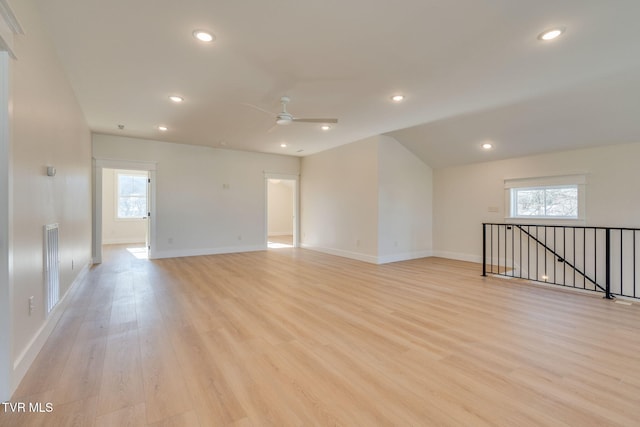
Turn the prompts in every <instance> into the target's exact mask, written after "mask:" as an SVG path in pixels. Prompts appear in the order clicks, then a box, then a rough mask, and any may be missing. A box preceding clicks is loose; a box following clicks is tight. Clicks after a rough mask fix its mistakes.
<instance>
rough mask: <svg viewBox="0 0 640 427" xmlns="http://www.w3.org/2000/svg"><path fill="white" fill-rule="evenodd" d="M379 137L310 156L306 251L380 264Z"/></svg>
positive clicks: (304, 202) (304, 183)
mask: <svg viewBox="0 0 640 427" xmlns="http://www.w3.org/2000/svg"><path fill="white" fill-rule="evenodd" d="M377 142H378V137H374V138H369V139H366V140H363V141H358V142H354V143H351V144H347V145H343V146H340V147H337V148H334V149H331V150H327V151H323V152H321V153H318V154H314V155H312V156H308V157H304V158H303V159H302V165H301V181H300V187H301V189H300V201H301V208H300V215H301V231H302V238H301V244H302V246H303V247H306V248H310V249H315V250H319V251H324V252H328V253H333V254H335V255H341V256H346V257H350V258H354V259H360V260H362V261H367V262H374V263H375V262H377V255H378V144H377Z"/></svg>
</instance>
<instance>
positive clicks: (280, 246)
mask: <svg viewBox="0 0 640 427" xmlns="http://www.w3.org/2000/svg"><path fill="white" fill-rule="evenodd" d="M267 247H268V248H269V249H283V248H292V247H293V245H288V244H286V243H276V242H267Z"/></svg>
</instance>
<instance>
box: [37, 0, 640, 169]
mask: <svg viewBox="0 0 640 427" xmlns="http://www.w3.org/2000/svg"><path fill="white" fill-rule="evenodd" d="M37 2H38V6H39V8H40V11H41V14H42V16H43V19H44V21H45V25H46V27H48V30H49V32H50V34H51V35H52V38H53V41H54V44H55V46H56V49H57V51H58V54H59V57H60V59H61V62H62V64H63V66H64V67H65V69H66V72H67V74H68V76H69V80H70V82H71V84H72V86H73V89H74V91H75V93H76V95H77V98H78V100H79V102H80V105H81V107H82V109H83V111H84V113H85V116H86V118H87V121H88V123H89V126H90V128H91V129H92V131H94V132H98V133H107V134H115V135H126V136H133V137H139V138H147V139H154V140H162V141H169V142H177V143H187V144H197V145H210V146H213V147H221V148H229V149H239V150H250V151H259V152H267V153H278V154H289V155H298V156H305V155H309V154H312V153H316V152H319V151H322V150H325V149H328V148H331V147H335V146H338V145H341V144H346V143H350V142H353V141H356V140H359V139H363V138H366V137H369V136H373V135H378V134H388V135H391V136H393V137H395V138H396V139H397V140H398V141H400V142H401V143H402V144H404V145H405V146H406V147H407V148H409V149H410V150H411V151H413V152H414V153H416V154H417V155H418V156H419V157H421V158H422V159H423V160H424V161H425V162H426V163H428V164H430V165H432V166H433V167H446V166H450V165H457V164H464V163H471V162H477V161H483V160H490V159H499V158H507V157H515V156H522V155H527V154H532V153H539V152H544V151H552V150H561V149H562V150H564V149H572V148H579V147H585V146H593V145H603V144H615V143H626V142H640V120H638V119H637V118H638V117H640V96H639V95H640V25H638V23H637V18H638V16H640V2H638V1H637V0H606V1H604V0H563V1H557V0H540V1H525V0H399V1H396V2H390V1H371V0H366V1H365V0H348V1H345V0H341V1H336V0H324V1H313V2H312V1H307V0H271V1H264V0H244V1H237V0H218V1H215V0H181V1H175V0H135V1H131V0H109V1H104V0H83V1H77V0H37ZM557 27H561V28H564V29H565V32H564V33H563V34H562V35H561V36H560V37H558V38H557V39H555V40H553V41H548V42H545V41H541V40H539V39H538V35H539V34H540V33H541V32H542V31H544V30H546V29H550V28H557ZM196 29H205V30H207V31H210V32H211V33H212V34H213V35H214V36H215V40H214V41H213V42H211V43H202V42H199V41H198V40H196V39H195V38H194V37H193V31H194V30H196ZM25 31H26V32H27V33H28V31H29V29H28V28H25ZM399 93H400V94H403V95H404V96H405V99H404V100H403V101H402V102H400V103H394V102H393V101H391V100H390V97H391V96H392V95H394V94H399ZM170 95H179V96H181V97H183V98H184V101H183V102H181V103H179V104H177V103H173V102H171V101H170V100H169V98H168V97H169V96H170ZM284 95H286V96H289V97H290V98H291V102H290V103H289V105H288V110H289V112H290V113H292V114H293V115H294V116H295V117H321V118H324V117H328V118H332V117H335V118H338V119H339V122H338V123H337V124H335V125H332V129H330V130H329V131H323V130H321V129H320V126H319V124H313V123H291V124H288V125H279V126H276V125H275V115H276V114H277V113H278V112H279V111H280V109H281V106H280V102H279V101H280V97H281V96H284ZM119 125H122V126H123V128H122V129H120V128H119V127H118V126H119ZM159 125H164V126H166V127H167V128H168V130H166V131H164V132H163V131H160V130H159V129H158V126H159ZM486 141H490V142H491V143H492V144H493V148H492V149H491V150H488V151H483V150H482V149H480V145H481V144H482V143H484V142H486ZM281 144H286V145H287V146H286V147H281Z"/></svg>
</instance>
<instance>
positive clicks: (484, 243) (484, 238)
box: [482, 224, 487, 277]
mask: <svg viewBox="0 0 640 427" xmlns="http://www.w3.org/2000/svg"><path fill="white" fill-rule="evenodd" d="M482 276H483V277H487V224H482Z"/></svg>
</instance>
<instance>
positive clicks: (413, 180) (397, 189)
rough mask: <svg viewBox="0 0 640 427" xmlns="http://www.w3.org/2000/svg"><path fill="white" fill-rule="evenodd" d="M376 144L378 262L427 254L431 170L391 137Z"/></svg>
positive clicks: (430, 214) (430, 208)
mask: <svg viewBox="0 0 640 427" xmlns="http://www.w3.org/2000/svg"><path fill="white" fill-rule="evenodd" d="M378 147H379V150H380V151H379V164H378V172H379V175H378V180H379V187H378V198H379V199H378V221H379V226H378V257H379V262H391V261H398V260H403V259H413V258H421V257H426V256H430V255H431V251H432V240H433V239H432V228H433V227H432V198H433V194H432V193H433V171H432V170H431V168H430V167H429V166H428V165H426V164H425V163H424V162H423V161H422V160H420V159H419V158H418V157H416V156H415V155H414V154H413V153H411V152H410V151H409V150H407V149H406V148H405V147H404V146H403V145H402V144H400V143H398V141H396V140H395V139H394V138H391V137H388V136H381V137H380V140H379V146H378Z"/></svg>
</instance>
